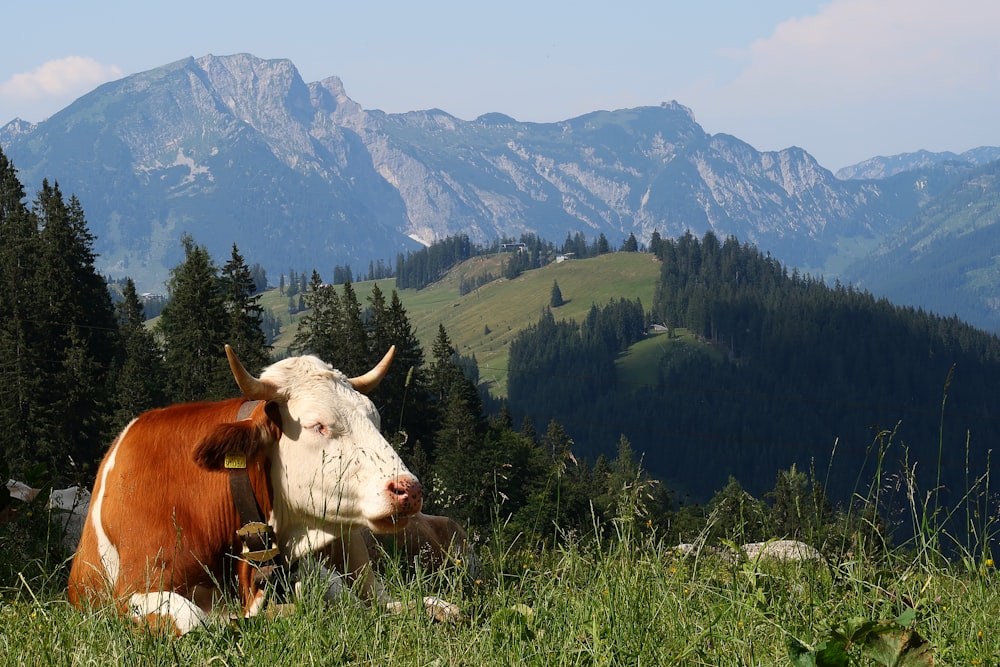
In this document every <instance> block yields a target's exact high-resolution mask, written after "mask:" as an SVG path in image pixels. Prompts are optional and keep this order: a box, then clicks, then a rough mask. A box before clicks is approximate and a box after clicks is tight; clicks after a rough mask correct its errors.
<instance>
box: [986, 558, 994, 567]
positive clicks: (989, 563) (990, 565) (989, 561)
mask: <svg viewBox="0 0 1000 667" xmlns="http://www.w3.org/2000/svg"><path fill="white" fill-rule="evenodd" d="M986 567H993V559H992V558H987V559H986Z"/></svg>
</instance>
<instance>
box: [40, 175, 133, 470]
mask: <svg viewBox="0 0 1000 667" xmlns="http://www.w3.org/2000/svg"><path fill="white" fill-rule="evenodd" d="M34 212H35V216H36V218H37V220H38V222H39V225H40V232H39V241H40V250H41V252H40V254H39V264H38V273H37V276H36V279H37V280H38V281H39V284H40V285H42V286H45V295H46V298H44V299H42V300H40V301H38V302H36V305H37V309H36V312H35V316H36V317H37V318H38V319H39V320H41V321H42V322H44V323H45V325H44V328H45V329H46V331H44V332H43V333H42V336H43V338H45V339H46V340H47V341H48V345H47V349H48V356H47V358H48V361H49V364H50V365H49V368H48V369H46V379H45V382H44V384H43V386H42V388H41V390H42V392H41V394H40V395H39V396H38V397H37V399H36V400H38V401H40V402H42V403H43V405H44V408H43V414H42V415H41V419H42V421H43V422H44V423H45V424H47V427H48V430H49V431H50V432H51V433H55V434H59V435H58V437H57V438H53V439H52V440H51V441H50V442H51V446H50V457H51V464H52V472H53V473H54V476H55V477H56V479H60V476H61V475H67V476H68V475H69V467H68V466H69V465H70V464H71V463H75V464H76V465H77V466H78V468H77V469H78V470H88V469H90V468H91V467H96V464H97V461H98V459H99V458H100V455H101V452H102V451H103V449H104V447H105V445H106V444H107V442H108V440H109V439H110V435H111V434H110V423H109V415H110V413H111V412H112V406H111V382H110V380H111V378H110V373H111V369H112V365H113V362H114V360H115V359H116V357H117V355H118V351H119V349H120V348H119V340H118V328H117V325H116V322H115V318H114V308H113V306H112V303H111V296H110V293H109V292H108V287H107V283H106V282H105V280H104V278H103V277H102V276H101V275H100V274H98V273H97V270H96V268H95V266H94V263H95V259H96V255H95V254H94V251H93V243H94V237H93V235H92V234H91V233H90V231H89V229H88V226H87V220H86V217H85V215H84V213H83V207H82V206H81V205H80V202H79V200H78V199H77V198H76V197H75V196H72V197H70V199H69V201H68V202H67V201H66V200H65V199H64V198H63V196H62V192H61V191H60V189H59V185H58V183H55V184H53V185H51V186H50V185H49V183H48V181H43V182H42V188H41V190H40V191H39V193H38V195H37V198H36V201H35V204H34ZM62 479H66V477H62Z"/></svg>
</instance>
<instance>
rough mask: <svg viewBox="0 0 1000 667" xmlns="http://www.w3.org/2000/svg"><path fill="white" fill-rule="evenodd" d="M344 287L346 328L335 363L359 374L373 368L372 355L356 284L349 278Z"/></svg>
mask: <svg viewBox="0 0 1000 667" xmlns="http://www.w3.org/2000/svg"><path fill="white" fill-rule="evenodd" d="M342 289H343V292H342V294H341V307H342V309H343V311H342V312H343V327H344V328H343V331H342V333H341V338H340V349H339V350H338V351H337V352H338V357H339V360H338V362H337V363H336V364H334V365H335V366H336V367H337V368H339V369H340V370H342V371H343V372H345V373H347V374H348V375H358V374H360V373H365V372H367V371H368V369H370V368H371V364H370V363H369V362H370V360H371V356H372V355H371V354H370V353H369V351H368V339H367V336H366V334H365V325H364V322H363V321H362V319H361V303H360V302H359V301H358V296H357V294H356V293H355V292H354V285H353V284H351V281H350V280H347V281H345V282H344V286H343V288H342ZM379 358H381V356H380V357H379Z"/></svg>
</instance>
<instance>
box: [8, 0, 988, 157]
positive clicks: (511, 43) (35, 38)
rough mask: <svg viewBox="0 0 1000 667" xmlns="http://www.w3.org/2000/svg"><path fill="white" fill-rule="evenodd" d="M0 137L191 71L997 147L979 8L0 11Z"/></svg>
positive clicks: (468, 6)
mask: <svg viewBox="0 0 1000 667" xmlns="http://www.w3.org/2000/svg"><path fill="white" fill-rule="evenodd" d="M0 17H2V18H0V21H2V24H3V26H4V30H3V39H2V40H0V126H2V125H3V124H6V123H7V122H8V121H10V120H12V119H14V118H15V117H19V118H22V119H24V120H28V121H32V122H38V121H41V120H43V119H45V118H47V117H48V116H50V115H52V114H53V113H55V112H57V111H59V110H60V109H62V108H64V107H66V106H67V105H69V104H70V103H72V102H73V100H75V99H76V98H78V97H80V96H81V95H84V94H86V93H87V92H90V91H91V90H93V89H94V88H96V87H97V86H98V85H100V84H101V83H104V82H106V81H110V80H114V79H119V78H122V77H124V76H128V75H130V74H136V73H139V72H144V71H147V70H150V69H154V68H156V67H159V66H162V65H166V64H168V63H172V62H174V61H177V60H181V59H183V58H187V57H189V56H193V57H200V56H203V55H207V54H213V55H217V56H221V55H229V54H233V53H250V54H253V55H255V56H258V57H261V58H267V59H271V58H284V59H288V60H290V61H292V63H294V64H295V66H296V68H297V69H298V70H299V73H300V74H301V76H302V78H303V79H304V80H305V81H306V82H312V81H320V80H322V79H325V78H327V77H329V76H336V77H339V78H340V79H341V80H342V81H343V83H344V87H345V90H346V92H347V95H348V96H349V97H350V98H351V99H353V100H354V101H355V102H357V103H359V104H360V105H361V106H362V107H364V108H366V109H381V110H383V111H387V112H390V113H396V112H405V111H412V110H418V109H430V108H438V109H442V110H444V111H447V112H448V113H451V114H453V115H455V116H457V117H459V118H462V119H465V120H472V119H474V118H476V117H477V116H479V115H481V114H484V113H489V112H500V113H505V114H507V115H509V116H513V117H514V118H516V119H517V120H520V121H530V122H557V121H561V120H566V119H569V118H573V117H576V116H580V115H582V114H585V113H589V112H591V111H596V110H599V109H607V110H614V109H623V108H630V107H637V106H655V105H658V104H660V103H661V102H663V101H668V100H676V101H678V102H680V103H681V104H683V105H685V106H687V107H689V108H690V109H691V110H692V111H693V113H694V116H695V119H696V120H697V121H698V123H699V124H700V125H701V126H702V127H703V128H704V129H705V130H706V131H707V132H710V133H713V134H715V133H725V134H731V135H733V136H736V137H738V138H740V139H742V140H744V141H746V142H747V143H749V144H750V145H752V146H753V147H754V148H757V149H758V150H780V149H782V148H787V147H789V146H798V147H800V148H803V149H805V150H806V151H808V152H809V153H811V154H812V155H813V156H814V157H815V158H816V159H817V160H818V161H819V163H820V164H821V165H822V166H824V167H826V168H828V169H831V170H833V171H836V170H837V169H839V168H841V167H844V166H848V165H851V164H855V163H857V162H860V161H862V160H865V159H867V158H870V157H874V156H877V155H895V154H898V153H906V152H913V151H917V150H921V149H926V150H930V151H953V152H956V153H959V152H962V151H965V150H968V149H970V148H975V147H978V146H1000V122H997V118H998V113H997V110H998V109H1000V66H998V63H1000V39H997V37H996V29H997V26H1000V2H996V0H950V1H949V2H941V1H940V0H829V1H827V2H817V1H815V0H760V1H759V2H749V1H748V0H697V1H695V0H646V1H643V2H639V1H635V0H619V1H618V2H616V3H611V2H608V1H607V0H601V1H599V2H593V1H591V0H574V1H571V2H570V1H564V0H533V1H530V2H529V1H525V0H505V1H504V2H493V3H489V2H470V1H469V0H464V1H461V2H459V1H451V0H447V1H445V0H423V1H422V2H401V1H397V0H384V1H383V2H377V3H375V2H357V1H355V2H351V3H344V2H341V1H339V0H326V1H324V2H303V1H299V0H284V1H283V2H273V1H271V2H261V1H258V0H242V1H241V2H238V3H237V2H225V1H223V0H219V1H206V0H199V1H198V2H194V1H191V0H174V1H172V2H170V3H162V2H135V0H126V1H120V2H119V1H115V0H93V1H91V2H79V1H78V0H50V1H49V2H47V3H45V4H44V16H41V15H40V11H39V6H38V5H36V4H33V3H28V2H13V3H4V6H3V8H2V10H0Z"/></svg>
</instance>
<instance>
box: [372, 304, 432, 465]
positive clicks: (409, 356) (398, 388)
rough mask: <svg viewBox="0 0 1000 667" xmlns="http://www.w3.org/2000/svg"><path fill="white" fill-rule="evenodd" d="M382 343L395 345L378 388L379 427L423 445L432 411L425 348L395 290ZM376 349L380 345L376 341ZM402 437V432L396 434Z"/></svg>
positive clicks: (428, 429)
mask: <svg viewBox="0 0 1000 667" xmlns="http://www.w3.org/2000/svg"><path fill="white" fill-rule="evenodd" d="M385 320H386V322H385V336H386V340H385V341H384V342H385V343H391V344H392V345H395V346H396V356H395V360H394V361H393V363H392V368H393V369H394V370H392V371H390V372H389V374H388V375H387V376H386V378H385V379H384V380H383V381H382V385H380V386H379V389H378V393H377V396H378V401H379V411H380V412H381V414H382V428H383V430H385V431H386V432H387V433H396V432H397V431H402V432H403V433H405V438H406V439H407V440H408V442H409V443H410V446H411V447H414V448H415V447H417V446H423V445H422V444H421V443H426V442H427V440H428V439H429V436H430V433H431V431H432V428H433V427H432V424H433V423H434V415H435V410H434V407H433V405H432V404H431V401H430V391H429V388H428V380H427V369H426V367H425V365H424V350H423V348H422V347H421V346H420V340H419V339H418V338H417V334H416V331H415V330H414V328H413V325H412V324H411V323H410V319H409V318H408V317H407V314H406V309H405V308H404V307H403V303H402V301H400V299H399V294H398V293H397V292H396V290H393V291H392V296H391V298H390V300H389V307H388V309H387V310H386V314H385ZM375 349H376V351H379V350H381V349H382V347H381V346H380V345H378V344H376V348H375ZM399 437H400V438H401V439H402V437H403V436H402V435H401V436H399Z"/></svg>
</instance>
